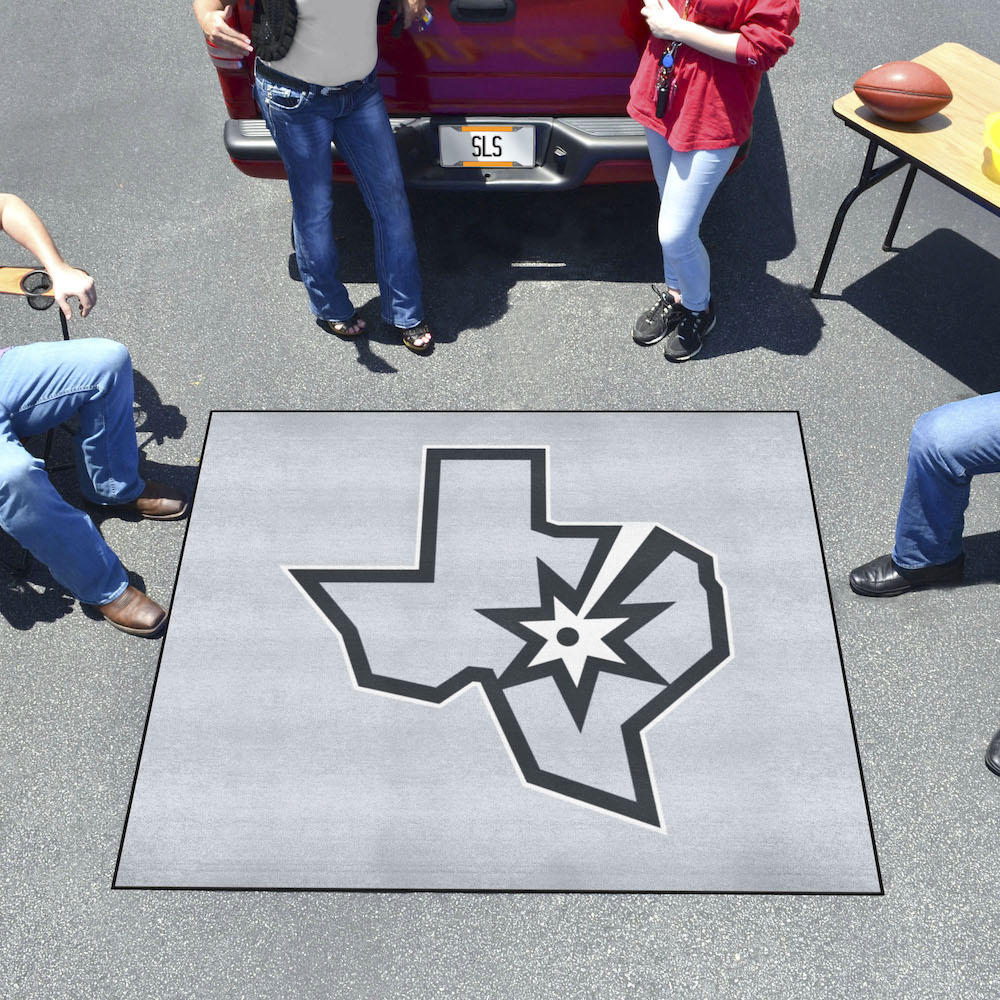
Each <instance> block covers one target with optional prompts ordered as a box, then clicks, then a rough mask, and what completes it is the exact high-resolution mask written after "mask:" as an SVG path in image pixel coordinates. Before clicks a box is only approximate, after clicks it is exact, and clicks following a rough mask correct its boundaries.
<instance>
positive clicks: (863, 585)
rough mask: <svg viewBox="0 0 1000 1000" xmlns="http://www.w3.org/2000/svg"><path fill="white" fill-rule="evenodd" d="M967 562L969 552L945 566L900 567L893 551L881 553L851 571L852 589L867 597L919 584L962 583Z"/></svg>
mask: <svg viewBox="0 0 1000 1000" xmlns="http://www.w3.org/2000/svg"><path fill="white" fill-rule="evenodd" d="M964 565H965V553H962V554H961V555H960V556H959V557H958V558H957V559H952V561H951V562H947V563H944V564H943V565H941V566H924V567H923V568H921V569H900V567H899V566H897V565H896V564H895V563H894V562H893V560H892V556H891V555H886V556H879V557H878V559H873V560H872V561H871V562H870V563H865V564H864V566H859V567H858V568H857V569H856V570H855V571H854V572H853V573H851V576H850V584H851V590H853V591H854V593H855V594H862V595H863V596H865V597H896V596H897V595H898V594H905V593H906V592H907V591H908V590H913V589H914V588H915V587H931V586H933V585H934V584H936V583H958V582H959V580H961V579H962V568H963V566H964Z"/></svg>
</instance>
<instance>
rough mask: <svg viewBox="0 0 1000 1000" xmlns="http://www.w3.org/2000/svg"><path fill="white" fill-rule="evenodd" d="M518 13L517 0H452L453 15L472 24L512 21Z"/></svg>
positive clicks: (458, 19) (457, 19) (456, 18)
mask: <svg viewBox="0 0 1000 1000" xmlns="http://www.w3.org/2000/svg"><path fill="white" fill-rule="evenodd" d="M516 13H517V3H516V2H515V0H451V16H452V17H453V18H454V19H455V20H456V21H468V22H469V23H471V24H488V23H494V24H495V23H498V22H500V21H510V20H512V19H513V17H514V15H515V14H516Z"/></svg>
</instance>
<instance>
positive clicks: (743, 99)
mask: <svg viewBox="0 0 1000 1000" xmlns="http://www.w3.org/2000/svg"><path fill="white" fill-rule="evenodd" d="M670 3H671V5H672V6H673V7H674V8H675V9H676V10H677V11H678V12H680V13H682V14H683V12H684V3H685V0H670ZM687 18H688V20H689V21H695V22H697V23H698V24H705V25H708V27H710V28H721V29H722V30H724V31H738V32H739V33H740V35H741V36H742V37H741V38H740V39H739V41H738V42H737V45H736V60H737V61H736V62H735V63H728V62H724V61H723V60H721V59H716V58H715V57H714V56H710V55H706V54H705V53H704V52H699V51H698V50H697V49H692V48H691V47H690V46H688V45H681V46H680V47H679V48H678V49H677V53H676V56H675V62H674V71H673V75H672V77H671V93H670V99H669V100H668V102H667V111H666V114H665V115H664V116H663V118H662V119H660V118H657V117H656V75H657V73H658V72H659V69H660V59H661V57H662V56H663V53H664V51H665V49H666V47H667V45H668V43H667V42H665V41H664V40H662V39H660V38H650V40H649V42H648V43H647V45H646V51H645V52H644V53H643V54H642V59H641V60H640V62H639V69H638V71H637V72H636V74H635V79H634V80H633V81H632V87H631V90H630V95H631V99H630V100H629V103H628V109H627V110H628V113H629V115H631V116H632V117H633V118H634V119H635V120H636V121H637V122H641V123H642V124H643V125H645V126H647V127H648V128H651V129H654V130H655V131H657V132H659V133H660V135H663V136H666V138H667V141H668V142H669V143H670V145H671V147H672V148H673V149H676V150H678V151H679V152H686V151H688V150H692V149H725V148H726V147H727V146H738V145H740V144H741V143H743V142H745V141H746V140H747V139H748V138H749V137H750V126H751V124H752V122H753V106H754V102H755V101H756V100H757V92H758V91H759V90H760V80H761V76H762V75H763V74H764V72H765V71H767V70H769V69H770V68H771V67H772V66H773V65H774V64H775V63H776V62H777V61H778V59H779V58H780V57H781V56H783V55H784V54H785V53H786V52H787V51H788V50H789V49H790V48H791V46H792V32H793V31H794V30H795V28H796V26H797V25H798V23H799V0H690V5H689V7H688V14H687Z"/></svg>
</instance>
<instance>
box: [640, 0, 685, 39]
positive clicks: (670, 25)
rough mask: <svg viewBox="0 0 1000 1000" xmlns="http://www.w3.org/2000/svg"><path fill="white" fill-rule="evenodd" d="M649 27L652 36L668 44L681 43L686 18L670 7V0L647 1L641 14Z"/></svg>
mask: <svg viewBox="0 0 1000 1000" xmlns="http://www.w3.org/2000/svg"><path fill="white" fill-rule="evenodd" d="M640 13H641V14H642V16H643V17H644V18H645V19H646V24H648V25H649V31H650V34H652V35H653V36H654V37H655V38H662V39H664V40H666V41H668V42H674V41H680V36H681V34H682V33H683V31H684V25H685V23H686V22H685V21H684V18H683V17H681V16H680V14H678V13H677V11H676V10H674V8H673V7H671V6H670V0H646V5H645V6H644V7H643V8H642V11H641V12H640Z"/></svg>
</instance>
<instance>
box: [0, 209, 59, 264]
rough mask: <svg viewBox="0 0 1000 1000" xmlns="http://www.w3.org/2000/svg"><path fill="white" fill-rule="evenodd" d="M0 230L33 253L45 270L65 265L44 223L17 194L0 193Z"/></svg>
mask: <svg viewBox="0 0 1000 1000" xmlns="http://www.w3.org/2000/svg"><path fill="white" fill-rule="evenodd" d="M0 230H2V231H3V232H5V233H6V234H7V235H8V236H9V237H10V238H11V239H12V240H14V241H15V242H16V243H20V244H21V246H23V247H24V248H25V249H26V250H29V251H30V252H31V253H33V254H34V255H35V256H36V257H37V258H38V262H39V263H40V264H41V265H42V267H44V268H45V270H46V271H50V272H51V271H55V270H58V269H59V268H60V267H66V266H67V265H66V262H65V261H64V260H63V259H62V255H61V254H60V253H59V251H58V250H57V249H56V245H55V243H53V242H52V237H51V236H49V231H48V230H47V229H46V228H45V224H44V223H43V222H42V220H41V219H39V218H38V216H37V215H35V213H34V212H33V211H32V210H31V209H30V208H29V207H28V206H27V205H26V204H25V203H24V202H23V201H21V199H20V198H18V197H17V195H13V194H0Z"/></svg>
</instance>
